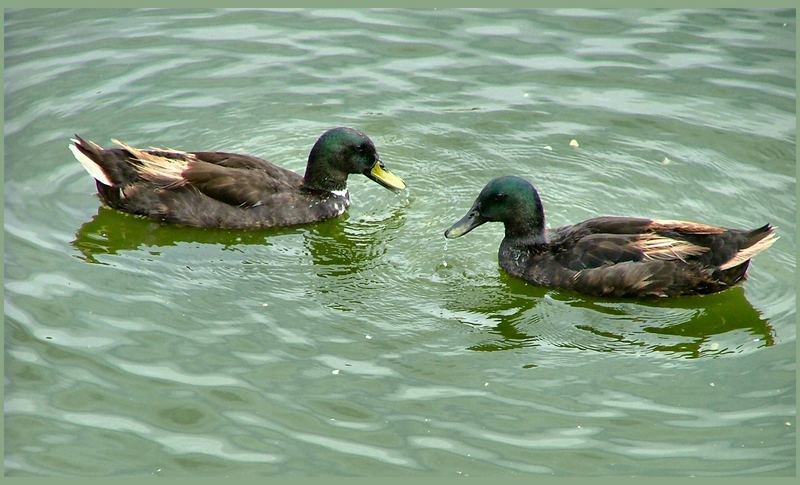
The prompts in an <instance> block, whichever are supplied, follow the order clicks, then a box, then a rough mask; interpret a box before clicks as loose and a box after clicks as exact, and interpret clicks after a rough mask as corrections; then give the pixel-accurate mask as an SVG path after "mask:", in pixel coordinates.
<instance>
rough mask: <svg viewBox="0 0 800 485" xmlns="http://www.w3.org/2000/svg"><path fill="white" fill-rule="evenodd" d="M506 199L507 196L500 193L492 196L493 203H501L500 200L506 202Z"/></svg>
mask: <svg viewBox="0 0 800 485" xmlns="http://www.w3.org/2000/svg"><path fill="white" fill-rule="evenodd" d="M506 197H507V194H504V193H502V192H500V193H497V194H494V200H495V202H500V201H502V200H506Z"/></svg>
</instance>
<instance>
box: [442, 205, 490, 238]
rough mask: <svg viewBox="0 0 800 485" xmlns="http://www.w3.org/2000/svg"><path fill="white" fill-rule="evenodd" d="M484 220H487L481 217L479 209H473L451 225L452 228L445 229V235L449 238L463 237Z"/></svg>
mask: <svg viewBox="0 0 800 485" xmlns="http://www.w3.org/2000/svg"><path fill="white" fill-rule="evenodd" d="M484 222H486V221H485V220H483V218H481V216H480V214H479V213H478V211H476V210H471V211H469V212H467V215H465V216H464V217H462V218H461V220H459V221H458V222H456V223H455V224H453V225H452V226H450V229H448V230H446V231H444V237H446V238H448V239H454V238H457V237H461V236H463V235H464V234H466V233H468V232H469V231H471V230H473V229H475V228H476V227H478V226H480V225H481V224H483V223H484Z"/></svg>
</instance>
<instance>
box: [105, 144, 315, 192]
mask: <svg viewBox="0 0 800 485" xmlns="http://www.w3.org/2000/svg"><path fill="white" fill-rule="evenodd" d="M114 142H115V143H117V144H118V145H120V146H121V147H122V148H123V149H125V150H126V151H128V153H130V156H131V157H132V158H133V159H134V160H135V162H136V163H135V164H134V166H135V167H136V170H137V171H138V174H139V176H140V177H141V178H142V179H144V180H147V181H148V182H150V183H153V184H155V185H156V186H158V187H159V188H160V189H163V190H177V189H185V188H187V187H189V188H191V189H194V190H197V191H198V192H200V193H202V194H204V195H206V196H208V197H211V198H213V199H216V200H218V201H220V202H224V203H226V204H228V205H232V206H237V207H255V206H258V205H261V204H263V203H264V202H265V200H266V199H268V198H269V197H272V196H274V195H275V194H279V193H284V192H287V191H290V190H293V189H297V188H298V187H299V185H300V183H301V181H302V177H301V176H300V175H299V174H297V173H295V172H292V171H290V170H286V169H284V168H281V167H278V166H277V165H274V164H272V163H270V162H267V161H266V160H262V159H259V158H257V157H251V156H247V155H235V154H227V153H221V152H216V153H215V152H196V153H190V152H181V151H177V150H165V149H153V150H139V149H137V148H134V147H131V146H128V145H125V144H124V143H122V142H119V141H117V140H114Z"/></svg>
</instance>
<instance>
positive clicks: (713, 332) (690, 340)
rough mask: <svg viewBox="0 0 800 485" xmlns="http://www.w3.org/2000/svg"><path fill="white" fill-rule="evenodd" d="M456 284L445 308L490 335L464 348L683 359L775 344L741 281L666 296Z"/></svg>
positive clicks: (514, 283)
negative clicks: (566, 350)
mask: <svg viewBox="0 0 800 485" xmlns="http://www.w3.org/2000/svg"><path fill="white" fill-rule="evenodd" d="M500 282H501V283H500V286H499V287H487V286H485V285H478V286H473V287H469V288H462V289H460V291H459V292H458V294H454V295H453V296H452V298H451V299H449V300H448V302H447V303H446V306H447V308H448V309H450V310H451V311H453V312H454V313H456V314H458V315H461V316H462V318H461V319H460V321H461V322H462V323H466V324H469V325H473V326H476V327H478V328H482V329H488V330H487V331H488V333H489V334H491V335H492V336H493V337H492V338H490V339H488V340H487V341H485V342H482V343H480V344H478V345H474V346H472V347H470V350H477V351H497V350H509V349H518V348H523V347H539V346H549V347H563V348H573V349H579V350H594V351H597V352H622V353H652V352H658V353H664V354H668V355H674V356H680V357H685V358H698V357H710V356H721V355H726V354H736V353H741V352H743V351H750V350H753V349H755V348H759V347H768V346H771V345H773V344H774V343H775V341H774V331H773V329H772V327H771V325H770V323H769V321H768V320H767V319H765V318H763V317H762V315H761V314H760V313H759V311H758V310H756V309H755V308H754V307H753V305H752V304H751V303H750V302H749V301H748V300H747V298H746V297H745V292H744V288H742V287H741V286H738V287H734V288H731V289H730V290H727V291H724V292H722V293H716V294H712V295H703V296H689V297H681V298H673V299H665V300H621V299H617V300H614V299H600V298H592V297H586V296H583V295H577V294H575V293H572V292H569V291H561V290H550V289H546V288H538V287H534V286H531V285H527V284H526V283H524V282H520V281H518V280H515V279H513V278H511V277H508V276H507V275H503V276H502V277H501V278H500Z"/></svg>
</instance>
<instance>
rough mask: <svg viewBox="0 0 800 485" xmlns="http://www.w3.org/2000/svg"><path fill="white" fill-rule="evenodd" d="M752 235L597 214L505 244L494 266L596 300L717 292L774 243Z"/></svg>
mask: <svg viewBox="0 0 800 485" xmlns="http://www.w3.org/2000/svg"><path fill="white" fill-rule="evenodd" d="M774 237H775V236H774V234H773V228H772V227H771V226H770V225H766V226H764V227H761V228H759V229H755V230H753V231H744V230H738V229H725V228H720V227H715V226H708V225H705V224H697V223H691V222H683V221H658V220H651V219H640V218H629V217H598V218H595V219H589V220H587V221H584V222H581V223H579V224H575V225H573V226H564V227H559V228H557V229H554V230H551V231H548V236H547V244H544V245H537V244H525V243H517V242H515V240H514V239H513V238H512V239H508V238H507V239H504V240H503V242H502V243H501V245H500V251H499V254H498V259H499V261H500V266H501V267H502V268H503V269H505V270H506V271H507V272H508V273H509V274H511V275H513V276H516V277H518V278H522V279H524V280H526V281H529V282H531V283H534V284H536V285H540V286H550V287H557V288H568V289H573V290H576V291H578V292H581V293H585V294H589V295H597V296H614V297H647V296H659V297H666V296H679V295H685V294H703V293H714V292H717V291H722V290H724V289H726V288H729V287H730V286H733V285H735V284H736V283H738V282H740V281H741V280H743V279H744V278H745V277H746V272H747V267H748V265H749V263H750V257H752V255H754V254H755V253H758V252H760V251H762V250H764V249H766V248H767V247H769V246H770V245H771V244H772V242H773V240H774Z"/></svg>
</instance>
